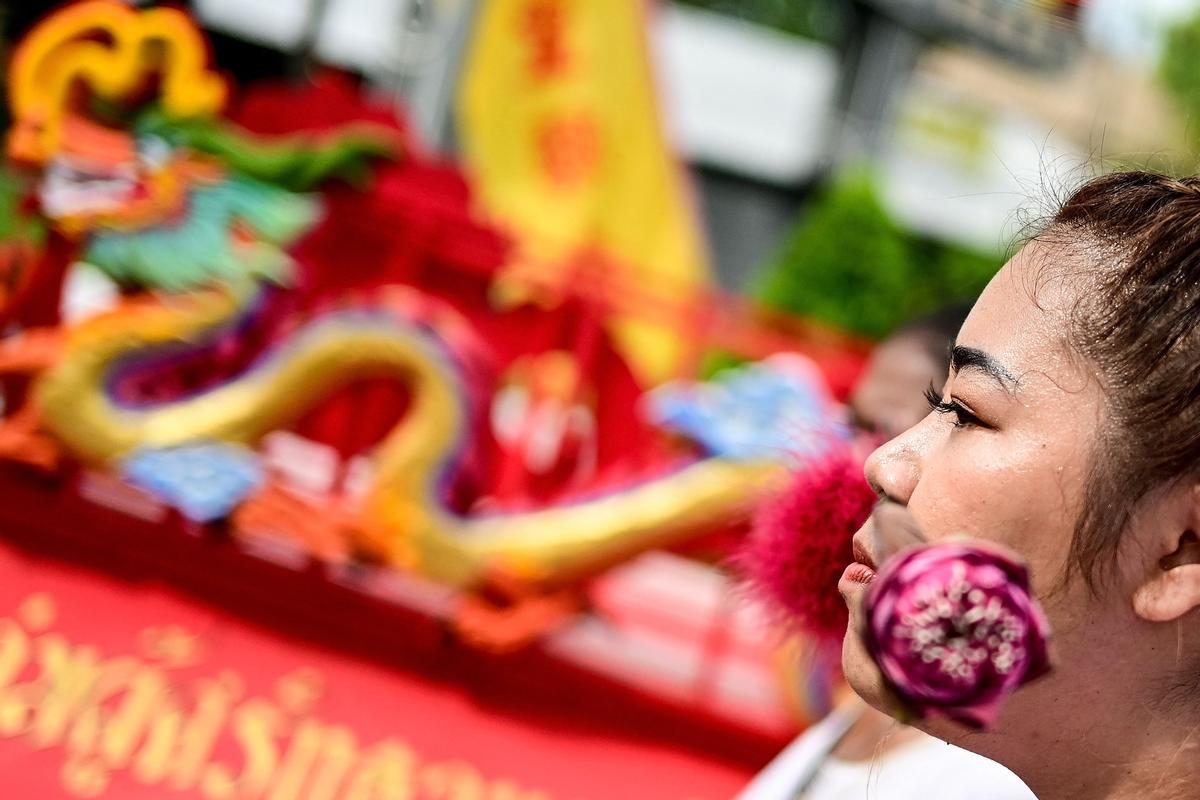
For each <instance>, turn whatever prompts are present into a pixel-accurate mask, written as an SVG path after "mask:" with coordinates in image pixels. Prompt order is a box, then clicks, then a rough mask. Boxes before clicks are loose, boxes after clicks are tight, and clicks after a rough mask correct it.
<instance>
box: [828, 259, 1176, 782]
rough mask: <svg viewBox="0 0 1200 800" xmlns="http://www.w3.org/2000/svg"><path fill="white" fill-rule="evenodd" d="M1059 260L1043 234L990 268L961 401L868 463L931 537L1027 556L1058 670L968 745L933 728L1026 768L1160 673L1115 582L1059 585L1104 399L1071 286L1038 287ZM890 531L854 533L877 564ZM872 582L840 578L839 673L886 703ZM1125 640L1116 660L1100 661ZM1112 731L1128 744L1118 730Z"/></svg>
mask: <svg viewBox="0 0 1200 800" xmlns="http://www.w3.org/2000/svg"><path fill="white" fill-rule="evenodd" d="M1055 257H1056V253H1055V252H1053V251H1051V250H1049V249H1047V247H1046V246H1044V245H1040V244H1036V243H1035V244H1032V245H1030V246H1028V247H1026V248H1025V249H1024V250H1023V251H1022V252H1021V253H1019V254H1018V255H1017V256H1016V257H1015V258H1014V259H1013V260H1012V261H1011V262H1009V263H1008V264H1007V265H1006V266H1005V267H1004V268H1003V269H1002V270H1001V271H1000V272H999V273H998V274H997V275H996V277H995V278H994V279H993V280H992V282H991V284H990V285H989V286H988V288H987V289H986V290H985V291H984V293H983V295H982V296H981V297H980V298H979V301H978V302H977V303H976V305H975V307H974V309H973V310H972V311H971V314H970V316H969V317H968V318H967V320H966V322H965V323H964V325H963V328H962V330H961V332H960V334H959V336H958V340H957V348H956V350H955V359H954V364H953V365H952V367H951V370H950V375H949V378H948V380H947V383H946V386H945V390H944V391H943V393H942V400H943V402H944V403H950V404H951V405H952V407H953V410H952V411H948V412H941V413H939V412H938V411H932V412H930V413H929V414H928V415H927V416H925V418H924V419H922V420H921V421H920V422H919V423H917V424H916V425H915V426H913V427H912V428H910V429H909V430H907V431H906V432H904V433H903V434H901V435H900V436H898V437H897V438H895V439H893V440H892V441H890V442H888V443H887V444H885V445H883V446H882V447H880V448H879V449H878V450H876V451H875V453H874V454H872V456H871V457H870V459H869V460H868V462H867V467H866V472H867V477H868V479H869V480H870V481H871V483H872V485H873V486H875V487H876V489H877V491H879V492H880V493H881V495H882V496H883V497H884V498H885V499H886V500H889V501H891V502H892V503H895V504H898V505H901V506H907V509H908V511H909V512H911V515H912V519H913V520H914V521H915V522H916V523H917V524H918V525H919V527H920V529H921V535H923V536H924V538H926V539H928V540H930V541H937V540H939V539H944V538H946V537H953V536H960V535H965V536H970V537H979V538H983V539H989V540H991V541H993V542H998V543H1000V544H1003V545H1006V546H1007V547H1008V548H1010V549H1012V550H1014V551H1016V552H1017V553H1019V554H1020V555H1022V556H1023V557H1024V558H1025V560H1026V561H1027V562H1028V564H1029V567H1030V570H1031V573H1032V577H1033V583H1034V589H1035V592H1036V594H1037V595H1038V596H1039V598H1040V599H1041V601H1042V603H1043V605H1044V606H1045V608H1046V612H1047V615H1048V616H1049V618H1050V622H1051V626H1052V628H1053V630H1054V633H1055V641H1054V648H1055V659H1056V669H1055V671H1054V672H1053V673H1052V674H1051V675H1050V676H1049V677H1047V678H1044V679H1042V680H1041V681H1038V682H1035V683H1033V684H1031V685H1030V686H1028V687H1026V688H1025V689H1023V690H1022V691H1020V692H1018V693H1017V694H1016V695H1015V696H1014V697H1013V698H1012V699H1011V700H1010V701H1009V703H1008V705H1007V706H1006V708H1005V710H1004V712H1002V714H1001V718H1000V720H999V723H998V725H997V727H996V728H995V732H994V733H989V734H972V735H971V738H970V739H969V740H965V739H964V734H965V731H964V730H962V729H955V727H954V726H952V725H951V724H950V723H946V722H935V723H932V724H931V725H930V726H929V728H928V729H929V730H930V731H931V732H933V733H935V734H936V735H938V736H940V737H941V738H944V739H950V740H952V741H956V742H958V743H961V744H964V746H967V747H969V748H970V749H973V750H976V751H977V752H982V753H984V754H985V755H989V756H991V757H993V758H996V759H997V760H999V761H1001V762H1003V763H1006V764H1008V765H1009V766H1010V767H1012V768H1013V769H1014V770H1015V771H1017V772H1018V774H1022V775H1023V772H1022V769H1021V767H1022V766H1023V761H1025V760H1028V759H1027V757H1032V756H1036V755H1037V753H1035V752H1026V751H1029V750H1030V749H1032V750H1035V751H1036V750H1037V749H1039V748H1042V749H1044V750H1048V749H1052V748H1050V747H1049V739H1050V738H1055V739H1057V740H1059V741H1058V742H1057V743H1058V745H1061V746H1070V745H1071V742H1069V741H1065V740H1063V739H1062V737H1065V736H1074V737H1076V738H1078V731H1080V730H1094V731H1095V732H1096V733H1104V732H1105V731H1106V726H1109V725H1117V724H1118V722H1119V721H1118V720H1111V721H1109V720H1107V718H1106V716H1105V711H1106V710H1105V709H1104V708H1098V706H1103V705H1105V704H1104V703H1097V698H1098V697H1104V696H1105V693H1106V691H1107V690H1108V689H1109V688H1111V689H1113V690H1118V691H1120V692H1122V693H1124V695H1133V694H1135V693H1136V692H1137V691H1139V688H1140V687H1142V686H1143V685H1144V684H1145V683H1146V680H1147V679H1148V675H1152V674H1153V669H1154V663H1153V661H1152V660H1150V658H1149V657H1145V658H1143V656H1142V655H1139V654H1137V653H1136V652H1135V650H1136V647H1137V639H1138V637H1139V636H1141V635H1142V633H1143V631H1142V629H1141V627H1139V624H1138V620H1137V619H1136V617H1135V615H1134V614H1133V613H1132V610H1131V607H1130V603H1129V594H1128V592H1127V591H1126V589H1125V588H1123V585H1122V584H1121V579H1120V578H1118V579H1117V585H1115V586H1114V587H1112V589H1111V591H1107V592H1105V593H1104V594H1103V595H1102V596H1101V597H1099V598H1097V597H1094V596H1092V595H1091V594H1089V592H1088V591H1086V589H1085V588H1084V587H1083V586H1082V585H1081V582H1080V581H1079V580H1077V579H1074V580H1071V581H1064V579H1063V573H1064V567H1065V566H1066V563H1067V557H1068V549H1069V545H1070V541H1071V535H1072V531H1073V528H1074V525H1075V520H1076V517H1077V513H1078V507H1079V503H1080V500H1081V496H1082V493H1083V487H1084V481H1085V477H1086V472H1087V466H1088V461H1089V448H1090V446H1091V444H1092V441H1093V437H1094V434H1095V432H1096V430H1097V427H1098V426H1099V425H1100V423H1101V421H1102V419H1103V415H1104V406H1103V395H1102V391H1101V388H1100V386H1099V385H1098V383H1097V381H1096V379H1095V377H1094V375H1093V374H1092V373H1091V370H1090V369H1089V367H1088V365H1087V364H1086V363H1084V362H1083V360H1082V359H1079V358H1077V357H1074V356H1072V355H1071V354H1070V352H1069V350H1068V349H1067V347H1066V345H1065V343H1064V336H1063V334H1064V331H1065V328H1064V324H1065V318H1066V313H1067V311H1068V310H1069V309H1070V308H1071V306H1072V303H1073V301H1074V294H1073V292H1072V289H1071V287H1070V286H1069V285H1067V284H1061V283H1059V284H1056V283H1055V282H1053V281H1050V282H1045V283H1043V282H1040V281H1035V278H1039V277H1040V273H1039V272H1038V267H1040V266H1041V265H1043V264H1045V263H1046V259H1052V258H1055ZM1035 286H1036V294H1035V293H1034V291H1033V288H1032V287H1035ZM885 505H888V504H885ZM886 513H887V512H886V510H885V511H884V519H886ZM885 527H886V525H884V524H883V523H881V522H880V514H879V513H877V514H876V516H875V517H873V518H872V520H871V521H868V522H867V524H866V525H864V527H863V530H861V531H859V534H858V535H857V536H856V537H855V539H856V545H858V546H861V547H862V548H863V549H865V551H866V553H865V556H866V557H867V558H868V559H869V560H871V561H873V562H874V563H875V564H878V563H880V562H881V561H883V559H884V558H885V557H886V555H888V552H886V551H887V550H888V543H887V542H886V541H885V539H886V537H882V536H881V535H880V531H881V529H882V528H885ZM865 586H866V584H863V583H855V582H853V581H847V580H845V579H843V582H842V584H841V585H840V586H839V588H840V589H841V590H842V593H843V594H844V595H845V597H846V601H847V603H848V604H849V606H850V614H851V624H850V629H849V632H848V635H847V637H846V640H845V645H844V649H843V662H844V668H845V672H846V676H847V678H848V680H849V681H850V683H851V685H852V686H853V687H854V689H855V690H856V691H858V693H859V694H860V695H862V696H863V697H864V698H865V699H867V700H868V701H869V702H871V703H872V704H874V705H876V706H877V707H879V708H881V709H884V710H887V703H886V700H885V698H884V695H883V691H882V687H881V683H880V680H879V675H878V672H877V671H876V669H875V667H874V665H873V663H872V662H871V660H870V658H869V656H868V655H867V654H866V652H865V650H864V648H863V646H862V643H861V640H860V639H859V637H858V635H857V633H856V631H857V630H858V626H859V622H860V617H861V604H862V596H863V592H864V589H865ZM1118 648H1119V652H1120V658H1119V659H1113V658H1111V657H1106V654H1107V655H1108V656H1111V655H1112V654H1113V653H1114V652H1115V651H1116V650H1117V649H1118ZM1126 722H1127V723H1128V720H1126ZM1108 733H1109V734H1110V735H1115V736H1116V740H1117V741H1118V742H1119V741H1120V740H1121V736H1120V734H1119V731H1108ZM1023 777H1024V775H1023ZM1034 788H1035V791H1036V789H1037V787H1036V786H1035V787H1034Z"/></svg>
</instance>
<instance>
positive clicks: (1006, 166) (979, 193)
mask: <svg viewBox="0 0 1200 800" xmlns="http://www.w3.org/2000/svg"><path fill="white" fill-rule="evenodd" d="M1086 163H1087V155H1086V154H1085V153H1084V152H1083V151H1082V150H1081V149H1080V148H1079V146H1078V145H1075V144H1074V143H1072V142H1070V141H1068V140H1066V139H1064V138H1063V137H1061V136H1059V135H1057V134H1056V133H1055V132H1054V131H1053V130H1051V129H1050V128H1049V126H1048V125H1047V124H1046V123H1044V122H1042V121H1040V120H1037V119H1035V118H1033V117H1032V116H1028V115H1025V114H1022V113H1021V112H1019V111H1016V110H1011V109H1005V108H1003V107H999V106H997V105H996V104H995V103H994V102H992V101H989V99H988V98H979V97H974V96H968V95H966V93H965V92H964V91H963V90H962V89H961V88H960V87H956V86H954V85H951V84H950V83H949V82H947V81H945V80H943V79H941V78H939V77H935V76H928V75H922V74H920V73H918V75H917V76H916V77H915V78H914V80H913V81H912V82H911V83H910V85H909V88H908V90H907V91H906V93H905V96H904V97H903V98H902V99H901V101H900V104H899V106H898V114H897V121H896V127H895V130H894V132H893V134H892V136H891V137H890V138H889V140H888V141H887V143H886V144H885V146H884V148H883V151H882V152H881V153H880V155H879V174H880V180H881V190H882V199H883V203H884V205H885V206H886V207H887V210H888V212H889V213H890V214H891V215H892V216H893V217H894V218H895V219H896V220H898V221H899V222H900V223H901V224H902V225H904V226H905V227H907V228H909V229H911V230H913V231H916V232H918V233H922V234H924V235H927V236H931V237H934V238H938V239H943V240H946V241H952V242H958V243H959V244H963V245H968V246H973V247H977V248H981V249H983V250H985V251H987V252H998V251H1002V250H1003V249H1004V247H1005V245H1006V244H1007V242H1008V240H1009V239H1011V237H1012V236H1013V234H1014V233H1016V232H1017V228H1018V227H1019V224H1020V218H1019V217H1018V215H1017V214H1016V213H1015V212H1014V209H1030V208H1032V209H1034V210H1035V211H1036V210H1037V209H1038V205H1039V203H1040V202H1042V201H1044V200H1046V199H1047V198H1050V197H1053V196H1054V194H1055V190H1056V189H1061V187H1063V186H1069V185H1072V184H1073V183H1074V182H1075V181H1076V180H1077V178H1078V176H1079V175H1080V174H1081V171H1080V170H1081V167H1082V166H1083V165H1084V164H1086Z"/></svg>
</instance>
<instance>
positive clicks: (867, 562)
mask: <svg viewBox="0 0 1200 800" xmlns="http://www.w3.org/2000/svg"><path fill="white" fill-rule="evenodd" d="M851 552H852V553H853V554H854V560H855V561H856V562H858V563H859V564H862V565H863V566H865V567H868V568H870V569H871V571H872V572H874V571H875V570H876V569H878V566H877V565H876V564H875V559H873V558H871V554H870V553H868V552H867V548H866V546H864V545H863V543H862V542H861V541H859V538H858V534H855V536H854V539H853V542H852V544H851Z"/></svg>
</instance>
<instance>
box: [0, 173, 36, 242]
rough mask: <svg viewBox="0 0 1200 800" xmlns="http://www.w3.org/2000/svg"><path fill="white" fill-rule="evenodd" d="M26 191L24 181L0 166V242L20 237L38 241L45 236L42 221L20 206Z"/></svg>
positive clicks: (25, 239)
mask: <svg viewBox="0 0 1200 800" xmlns="http://www.w3.org/2000/svg"><path fill="white" fill-rule="evenodd" d="M26 193H27V188H26V182H25V181H23V180H21V178H20V177H18V176H17V175H14V174H13V173H12V172H9V171H8V170H7V169H4V168H0V242H7V241H10V240H12V239H21V240H24V241H30V242H35V243H40V242H41V241H42V239H43V237H44V236H45V234H46V229H45V226H44V225H43V224H42V221H41V220H40V219H39V218H37V217H36V216H34V215H32V214H29V213H26V212H25V211H23V210H22V208H21V201H22V199H23V198H24V197H25V194H26Z"/></svg>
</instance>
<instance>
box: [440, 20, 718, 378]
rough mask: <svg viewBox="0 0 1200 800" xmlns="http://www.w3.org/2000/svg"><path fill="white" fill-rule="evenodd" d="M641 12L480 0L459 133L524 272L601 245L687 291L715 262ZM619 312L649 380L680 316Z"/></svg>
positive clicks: (670, 362)
mask: <svg viewBox="0 0 1200 800" xmlns="http://www.w3.org/2000/svg"><path fill="white" fill-rule="evenodd" d="M645 12H646V9H645V6H644V2H643V0H482V2H481V4H480V11H479V14H478V19H477V21H476V26H475V31H474V35H473V41H472V42H471V45H470V48H469V51H468V53H467V59H466V64H465V68H464V72H463V79H462V84H461V86H460V89H459V95H458V120H459V126H458V127H459V136H460V142H461V145H462V151H463V155H464V157H465V159H466V165H467V169H468V171H469V172H470V173H471V176H472V178H473V180H474V185H475V187H476V188H475V191H476V192H477V198H478V200H479V202H481V203H482V206H483V209H482V210H483V211H484V212H485V213H486V214H487V215H489V216H490V217H491V218H493V219H495V220H497V221H499V222H500V223H501V224H503V225H504V226H505V227H506V228H507V229H508V230H509V231H510V232H512V233H513V234H514V235H515V236H516V238H517V241H518V245H519V247H518V250H519V253H520V254H519V256H518V260H519V261H521V262H523V263H521V264H517V265H514V269H515V270H516V271H517V272H519V271H520V268H524V269H526V270H529V269H530V265H533V267H532V269H534V270H538V269H542V270H550V271H552V272H553V271H554V270H556V269H557V270H560V271H563V270H565V264H566V263H567V262H569V260H570V259H571V258H572V257H573V256H574V255H575V254H577V253H578V252H580V251H581V250H584V249H597V250H599V251H601V252H603V253H604V254H605V255H606V256H608V257H610V258H611V259H612V260H613V261H614V262H615V263H616V264H618V265H619V266H618V267H615V268H618V269H622V270H625V271H626V274H625V275H623V276H622V278H623V279H624V281H625V282H630V281H632V282H633V283H634V284H635V285H637V286H639V287H642V288H643V289H646V290H648V291H650V292H653V291H654V290H656V289H661V290H662V291H663V292H664V293H666V294H667V295H669V296H670V298H671V299H673V300H675V301H678V300H680V299H682V298H680V296H679V295H680V293H681V291H682V292H684V293H686V291H687V290H688V289H690V288H693V287H697V286H699V285H700V284H703V283H707V281H708V279H709V277H708V276H709V271H708V265H707V263H706V258H705V249H704V245H703V241H702V237H701V235H700V231H699V228H698V225H697V220H696V218H695V214H694V210H693V208H692V206H691V203H690V198H689V196H688V193H687V188H686V186H685V183H684V177H683V173H682V171H681V170H680V169H679V165H678V164H677V163H676V161H675V160H674V158H673V156H672V154H671V150H670V147H669V146H668V144H667V141H666V136H665V133H664V130H663V125H662V121H661V119H660V118H659V113H658V104H657V98H656V96H655V89H654V82H653V77H652V74H651V72H652V70H651V66H650V54H649V50H648V46H647V41H646V16H645ZM543 277H545V275H543ZM559 277H561V278H562V280H563V281H569V280H570V278H569V277H566V276H565V275H560V276H559ZM613 323H614V326H613V330H614V333H615V335H616V337H617V342H618V345H619V346H620V347H621V350H622V352H623V354H624V355H625V356H626V358H627V359H628V360H629V362H630V363H631V364H632V365H633V368H634V370H635V372H636V373H637V374H638V376H639V377H640V378H641V379H642V380H643V381H645V382H650V383H652V382H656V381H658V380H661V379H663V378H665V377H668V376H669V374H670V372H671V370H672V369H673V368H674V367H675V366H676V364H677V362H678V359H679V357H680V355H681V353H682V342H681V333H680V332H679V331H678V330H677V328H678V322H677V321H674V320H663V319H661V318H660V319H658V320H655V319H654V318H653V315H647V314H645V313H642V314H637V315H632V314H629V313H626V314H625V315H622V316H618V317H617V318H616V319H614V320H613Z"/></svg>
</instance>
